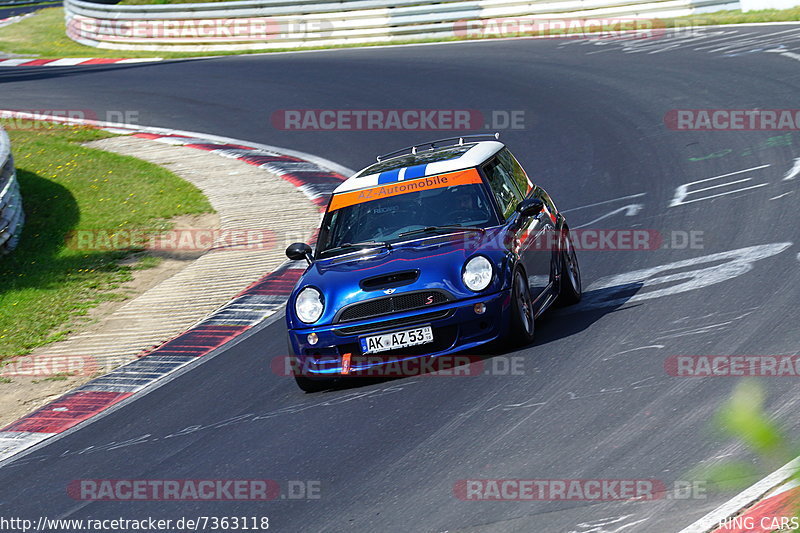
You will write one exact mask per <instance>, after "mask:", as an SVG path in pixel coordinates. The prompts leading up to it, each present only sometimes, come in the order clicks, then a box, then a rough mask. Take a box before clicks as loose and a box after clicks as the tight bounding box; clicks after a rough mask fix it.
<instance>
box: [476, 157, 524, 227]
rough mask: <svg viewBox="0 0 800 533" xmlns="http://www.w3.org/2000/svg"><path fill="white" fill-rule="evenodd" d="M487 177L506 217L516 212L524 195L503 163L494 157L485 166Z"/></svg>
mask: <svg viewBox="0 0 800 533" xmlns="http://www.w3.org/2000/svg"><path fill="white" fill-rule="evenodd" d="M484 171H485V172H486V177H487V178H489V185H490V186H491V188H492V192H493V193H494V197H495V198H496V199H497V203H498V205H499V206H500V211H502V213H503V217H504V218H506V219H507V218H508V217H509V216H511V215H512V214H513V213H514V209H516V208H517V204H518V203H519V202H520V200H522V195H521V194H520V192H519V189H517V186H516V184H515V183H514V178H513V176H512V175H511V172H509V171H508V170H507V169H506V168H505V167H504V166H503V165H502V163H501V162H500V161H499V160H497V159H494V160H493V161H492V162H491V163H489V164H488V165H486V167H484Z"/></svg>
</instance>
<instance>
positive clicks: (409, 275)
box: [358, 269, 419, 291]
mask: <svg viewBox="0 0 800 533" xmlns="http://www.w3.org/2000/svg"><path fill="white" fill-rule="evenodd" d="M417 278H419V270H416V269H414V270H402V271H399V272H390V273H388V274H381V275H380V276H373V277H371V278H364V279H362V280H361V281H360V282H359V283H358V284H359V286H360V287H361V289H362V290H364V291H379V290H383V289H391V288H394V287H402V286H403V285H409V284H411V283H414V282H415V281H417Z"/></svg>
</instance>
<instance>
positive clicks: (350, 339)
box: [289, 290, 511, 378]
mask: <svg viewBox="0 0 800 533" xmlns="http://www.w3.org/2000/svg"><path fill="white" fill-rule="evenodd" d="M478 303H483V304H484V305H485V306H486V310H485V312H484V313H482V314H477V313H476V312H475V304H478ZM510 305H511V295H510V291H508V290H505V291H501V292H498V293H494V294H489V295H479V296H475V297H473V298H468V299H463V300H458V301H455V302H449V303H447V304H443V305H437V306H435V307H433V308H425V309H416V310H414V311H407V312H403V313H394V314H391V315H387V316H384V317H380V318H371V319H367V320H359V321H353V322H347V323H343V324H334V325H326V326H319V327H310V328H297V329H292V330H289V344H290V349H291V350H292V352H293V354H292V355H294V356H295V360H294V362H293V369H294V372H295V373H296V374H298V373H299V374H302V375H303V376H305V377H309V378H314V377H316V378H334V377H338V376H341V375H343V362H342V361H343V356H344V355H345V354H350V363H349V365H347V364H345V365H344V366H345V368H344V370H345V371H346V374H347V375H352V376H380V375H385V374H382V373H381V372H380V370H381V369H380V367H382V366H383V367H388V366H389V365H396V364H397V363H398V362H402V361H407V360H413V359H419V358H424V357H440V356H442V355H448V354H453V353H458V352H464V351H465V350H470V349H474V348H476V347H478V346H480V345H483V344H486V343H488V342H491V341H493V340H495V339H498V338H502V337H504V336H505V335H506V334H507V333H508V329H509V316H510V314H509V313H510ZM419 326H431V328H432V330H433V342H432V343H428V344H421V345H417V346H410V347H407V348H400V349H397V350H391V351H386V352H379V353H376V354H367V355H364V354H362V352H361V343H360V339H361V337H364V336H370V335H379V334H381V333H389V332H392V331H400V330H407V329H412V328H414V327H419ZM311 333H315V334H316V335H317V339H318V341H317V342H316V344H313V345H312V344H310V343H309V342H308V335H309V334H311Z"/></svg>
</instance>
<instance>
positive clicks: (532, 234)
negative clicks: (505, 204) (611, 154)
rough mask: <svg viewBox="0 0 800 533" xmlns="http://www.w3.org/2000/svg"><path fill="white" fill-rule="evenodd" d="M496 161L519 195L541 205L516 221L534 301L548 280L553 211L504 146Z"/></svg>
mask: <svg viewBox="0 0 800 533" xmlns="http://www.w3.org/2000/svg"><path fill="white" fill-rule="evenodd" d="M497 160H498V162H499V163H500V168H502V169H503V170H504V172H505V173H506V174H507V175H508V176H510V177H511V178H512V180H513V183H514V185H515V186H516V187H517V189H518V190H519V192H520V194H521V196H522V197H523V198H536V199H538V200H541V201H542V203H543V204H544V209H543V210H542V212H540V213H539V214H538V215H535V216H532V217H528V218H527V219H525V220H521V221H520V225H521V227H522V229H523V231H522V232H521V234H520V235H519V239H520V257H521V260H522V262H523V264H524V265H525V269H526V271H527V272H528V284H529V287H530V290H531V298H532V299H533V300H534V301H536V300H537V299H539V298H541V297H543V296H544V295H545V290H546V289H547V288H548V286H549V284H550V282H551V279H550V274H551V271H552V268H551V263H552V257H553V247H554V246H555V243H556V239H555V238H556V232H555V229H556V228H555V224H554V222H555V219H554V217H553V216H552V215H553V210H552V209H550V208H549V207H548V206H549V205H552V202H551V201H550V198H549V197H547V194H546V193H545V192H544V190H543V189H541V188H540V187H536V186H535V185H534V184H533V183H532V182H531V180H530V179H529V178H528V175H527V174H526V173H525V170H523V168H522V166H521V165H520V164H519V162H518V161H517V160H516V158H514V156H513V155H512V154H511V152H510V151H509V150H508V148H504V149H502V150H501V151H500V152H499V153H498V154H497Z"/></svg>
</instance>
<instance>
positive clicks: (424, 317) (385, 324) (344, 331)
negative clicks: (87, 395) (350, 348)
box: [333, 309, 453, 336]
mask: <svg viewBox="0 0 800 533" xmlns="http://www.w3.org/2000/svg"><path fill="white" fill-rule="evenodd" d="M452 314H453V310H452V309H442V310H441V311H433V312H431V313H422V314H421V315H414V316H407V317H405V318H395V319H394V320H384V321H382V322H377V323H373V324H364V325H363V326H350V327H345V328H339V329H335V330H333V332H334V333H335V334H336V335H342V336H347V335H361V334H362V333H369V332H371V331H379V330H382V329H389V328H396V327H400V326H407V325H410V324H417V323H421V322H430V321H431V320H439V319H442V318H447V317H449V316H450V315H452Z"/></svg>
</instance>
